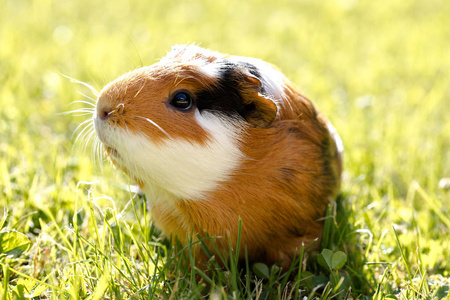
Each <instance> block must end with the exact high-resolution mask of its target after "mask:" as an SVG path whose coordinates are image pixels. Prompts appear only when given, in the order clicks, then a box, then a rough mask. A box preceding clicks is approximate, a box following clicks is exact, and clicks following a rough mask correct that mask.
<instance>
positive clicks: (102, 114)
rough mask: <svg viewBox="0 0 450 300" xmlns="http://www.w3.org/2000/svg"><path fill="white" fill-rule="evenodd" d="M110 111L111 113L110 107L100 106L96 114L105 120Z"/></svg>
mask: <svg viewBox="0 0 450 300" xmlns="http://www.w3.org/2000/svg"><path fill="white" fill-rule="evenodd" d="M111 113H112V109H111V108H110V107H102V108H101V109H100V110H99V111H98V112H97V115H98V117H99V118H100V119H101V120H103V121H105V120H106V119H108V117H109V116H111Z"/></svg>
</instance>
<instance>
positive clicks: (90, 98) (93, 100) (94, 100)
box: [78, 92, 97, 106]
mask: <svg viewBox="0 0 450 300" xmlns="http://www.w3.org/2000/svg"><path fill="white" fill-rule="evenodd" d="M78 93H79V94H80V95H81V96H84V97H86V98H88V99H89V100H91V101H92V102H88V101H85V103H87V104H90V105H93V106H95V103H96V102H97V100H96V99H94V98H92V97H89V96H88V95H86V94H84V93H82V92H78Z"/></svg>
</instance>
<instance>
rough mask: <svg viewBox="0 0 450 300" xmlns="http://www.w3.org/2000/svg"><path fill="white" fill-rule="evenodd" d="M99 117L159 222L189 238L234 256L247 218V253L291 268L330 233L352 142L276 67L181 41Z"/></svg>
mask: <svg viewBox="0 0 450 300" xmlns="http://www.w3.org/2000/svg"><path fill="white" fill-rule="evenodd" d="M93 118H94V125H95V130H96V132H97V135H98V137H99V139H100V141H101V143H102V145H103V147H104V149H105V152H106V153H107V156H108V157H109V158H110V160H111V161H112V163H113V164H114V165H115V166H117V167H118V168H119V169H121V170H122V171H123V172H125V173H126V174H127V175H128V176H130V177H131V178H132V180H134V181H135V182H136V183H137V184H138V185H139V187H140V188H141V190H142V191H143V192H144V193H145V195H146V198H147V201H148V204H149V209H150V210H151V216H152V219H153V221H154V223H155V224H156V226H157V227H158V228H160V230H161V231H162V232H163V233H164V234H165V235H166V236H167V237H169V238H176V239H178V240H179V241H180V242H181V244H182V245H186V244H187V243H188V240H189V237H192V236H194V237H196V236H201V237H206V236H207V235H208V236H210V237H218V238H216V239H214V243H215V245H216V247H215V248H216V250H217V251H221V252H223V253H227V252H228V251H229V247H230V243H231V247H237V245H238V243H237V239H238V231H239V230H238V224H239V219H241V226H242V227H241V237H240V244H239V245H240V251H239V258H240V259H241V260H242V259H244V258H245V252H246V253H247V256H248V259H249V261H250V262H264V263H267V264H275V263H279V264H280V265H281V266H282V267H289V266H290V264H291V263H292V260H293V257H294V256H295V255H296V253H297V254H298V253H299V251H300V249H301V247H302V244H305V245H306V246H307V245H308V244H309V243H311V242H312V241H314V240H315V239H318V238H320V237H321V234H322V229H323V218H324V216H325V213H326V209H327V205H328V203H329V201H330V200H332V199H333V198H334V197H335V196H336V195H337V193H338V192H339V187H340V176H341V168H342V167H341V151H342V142H341V141H340V139H339V136H338V135H337V133H336V131H335V130H334V128H333V127H332V126H331V125H329V123H328V122H327V121H326V120H325V119H324V117H323V116H322V115H321V114H320V113H319V112H318V111H317V110H316V108H315V107H314V106H313V104H312V103H311V102H310V101H309V100H308V99H307V98H306V97H305V96H303V95H302V94H301V93H300V92H299V91H298V90H297V89H296V88H295V87H294V86H293V85H292V83H291V82H290V81H289V80H288V79H287V78H286V77H285V76H284V75H283V74H282V73H281V72H280V71H278V70H277V69H276V68H275V67H273V66H271V65H270V64H268V63H266V62H264V61H261V60H258V59H254V58H248V57H240V56H232V55H225V54H221V53H218V52H214V51H211V50H207V49H203V48H201V47H199V46H196V45H179V46H174V47H172V50H171V51H170V52H169V53H168V54H167V55H166V56H165V57H164V58H162V59H161V60H160V61H159V62H157V63H155V64H153V65H151V66H147V67H142V68H139V69H136V70H134V71H131V72H129V73H126V74H124V75H122V76H120V77H119V78H118V79H116V80H114V81H113V82H111V83H109V84H107V85H106V86H105V87H104V88H103V89H102V91H101V92H100V94H99V96H98V100H97V103H96V109H95V113H94V116H93ZM318 244H319V243H316V244H315V245H316V248H317V245H318ZM198 248H199V249H196V252H195V261H196V264H197V265H198V266H203V265H204V263H205V262H206V261H207V259H208V258H207V257H206V254H204V252H203V251H201V249H200V247H198ZM313 248H314V247H313ZM245 249H246V251H244V250H245Z"/></svg>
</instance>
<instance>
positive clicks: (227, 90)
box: [196, 61, 259, 116]
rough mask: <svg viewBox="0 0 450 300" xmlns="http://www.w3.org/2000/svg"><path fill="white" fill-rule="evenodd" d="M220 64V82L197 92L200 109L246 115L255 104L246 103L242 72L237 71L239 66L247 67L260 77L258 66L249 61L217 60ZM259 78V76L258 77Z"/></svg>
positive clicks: (197, 102)
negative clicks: (240, 81) (236, 62)
mask: <svg viewBox="0 0 450 300" xmlns="http://www.w3.org/2000/svg"><path fill="white" fill-rule="evenodd" d="M217 63H218V64H220V67H219V74H220V78H219V80H218V82H217V83H216V84H215V85H214V86H212V87H208V88H207V89H205V90H204V91H202V92H200V93H197V95H196V104H197V108H198V110H199V111H200V112H201V111H203V110H211V111H218V112H221V113H223V114H225V115H229V116H236V114H238V115H240V116H245V115H246V113H245V112H246V111H248V110H251V109H254V107H250V106H252V105H253V106H254V104H250V105H245V104H244V101H243V98H242V96H241V93H240V91H239V88H238V87H239V80H242V74H240V73H239V72H238V71H236V69H237V68H239V67H244V68H246V69H247V70H248V71H249V72H250V73H251V74H252V75H253V76H255V77H258V75H259V72H258V70H257V68H256V67H255V66H253V65H251V64H249V63H242V65H241V64H239V65H238V64H235V63H232V62H228V61H222V62H217ZM258 78H259V77H258Z"/></svg>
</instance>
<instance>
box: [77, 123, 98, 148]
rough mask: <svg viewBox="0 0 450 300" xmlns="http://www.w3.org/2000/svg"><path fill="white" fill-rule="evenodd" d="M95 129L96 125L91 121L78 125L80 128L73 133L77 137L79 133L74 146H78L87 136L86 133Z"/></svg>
mask: <svg viewBox="0 0 450 300" xmlns="http://www.w3.org/2000/svg"><path fill="white" fill-rule="evenodd" d="M83 126H84V128H83ZM81 128H82V129H81ZM93 128H94V123H93V122H92V120H91V119H88V120H86V121H84V122H83V123H81V124H80V125H78V127H77V128H76V129H75V131H74V133H73V134H74V135H75V134H76V133H77V132H78V131H79V133H78V135H77V138H76V139H75V142H74V144H76V143H77V141H78V140H79V139H80V138H81V137H82V136H84V135H85V134H86V131H87V132H89V129H93Z"/></svg>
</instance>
